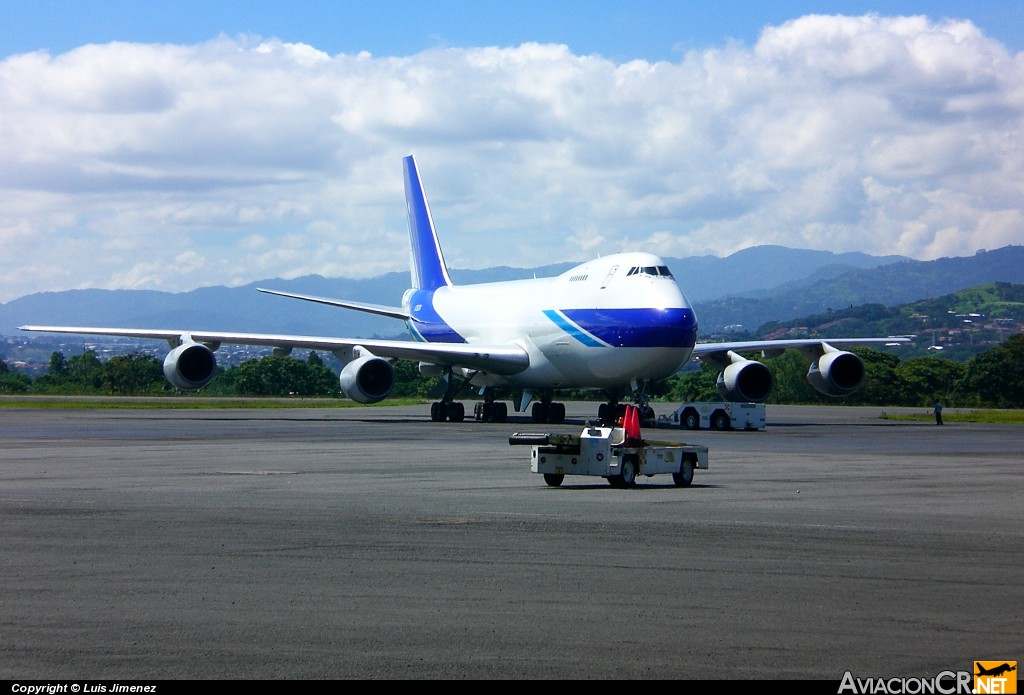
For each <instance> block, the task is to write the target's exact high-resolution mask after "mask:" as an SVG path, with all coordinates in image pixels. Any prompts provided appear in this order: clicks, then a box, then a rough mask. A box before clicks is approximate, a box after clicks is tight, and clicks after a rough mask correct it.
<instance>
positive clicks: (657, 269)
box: [626, 265, 672, 278]
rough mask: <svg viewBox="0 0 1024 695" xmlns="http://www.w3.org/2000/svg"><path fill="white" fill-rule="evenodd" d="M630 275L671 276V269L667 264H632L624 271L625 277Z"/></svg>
mask: <svg viewBox="0 0 1024 695" xmlns="http://www.w3.org/2000/svg"><path fill="white" fill-rule="evenodd" d="M630 275H650V276H651V277H663V278H670V277H672V271H670V270H669V269H668V266H667V265H645V266H633V267H632V268H630V269H629V272H628V273H626V277H629V276H630Z"/></svg>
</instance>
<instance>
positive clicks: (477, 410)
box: [473, 401, 491, 422]
mask: <svg viewBox="0 0 1024 695" xmlns="http://www.w3.org/2000/svg"><path fill="white" fill-rule="evenodd" d="M488 405H489V404H487V403H484V402H482V401H477V402H476V403H474V404H473V419H474V420H476V421H477V422H487V421H488V420H489V419H490V415H491V413H490V408H489V407H488Z"/></svg>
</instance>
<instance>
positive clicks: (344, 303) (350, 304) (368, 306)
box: [256, 287, 411, 320]
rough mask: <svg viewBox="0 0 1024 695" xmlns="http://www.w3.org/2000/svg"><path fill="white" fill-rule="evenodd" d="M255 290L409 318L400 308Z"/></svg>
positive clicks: (394, 317) (388, 315)
mask: <svg viewBox="0 0 1024 695" xmlns="http://www.w3.org/2000/svg"><path fill="white" fill-rule="evenodd" d="M256 289H257V290H259V291H260V292H264V293H266V294H276V295H277V296H279V297H290V298H291V299H301V300H303V301H305V302H316V303H318V304H326V305H328V306H337V307H341V308H342V309H353V310H355V311H363V312H366V313H367V314H377V315H378V316H387V317H389V318H393V319H402V320H405V319H408V318H411V317H410V316H409V313H408V312H407V311H405V309H403V308H402V307H400V306H387V305H384V304H369V303H366V302H353V301H349V300H347V299H330V298H329V297H314V296H313V295H309V294H295V293H294V292H281V291H279V290H267V289H264V288H262V287H257V288H256Z"/></svg>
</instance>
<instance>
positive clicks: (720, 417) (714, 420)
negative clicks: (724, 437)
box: [711, 410, 729, 431]
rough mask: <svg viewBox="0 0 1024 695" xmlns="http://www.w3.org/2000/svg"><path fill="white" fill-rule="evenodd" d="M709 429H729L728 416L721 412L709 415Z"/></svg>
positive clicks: (717, 411)
mask: <svg viewBox="0 0 1024 695" xmlns="http://www.w3.org/2000/svg"><path fill="white" fill-rule="evenodd" d="M711 429H713V430H722V431H725V430H727V429H729V416H728V415H726V414H725V413H724V412H722V411H721V410H716V411H715V412H714V413H712V415H711Z"/></svg>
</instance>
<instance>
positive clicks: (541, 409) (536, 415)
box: [530, 402, 548, 424]
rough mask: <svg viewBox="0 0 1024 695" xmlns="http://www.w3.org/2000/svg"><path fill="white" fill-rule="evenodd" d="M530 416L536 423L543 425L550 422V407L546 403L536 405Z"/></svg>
mask: <svg viewBox="0 0 1024 695" xmlns="http://www.w3.org/2000/svg"><path fill="white" fill-rule="evenodd" d="M530 415H531V416H532V418H533V421H534V422H535V423H538V424H541V423H545V422H547V421H548V406H547V404H546V403H543V402H541V403H534V404H533V408H532V409H531V411H530Z"/></svg>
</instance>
